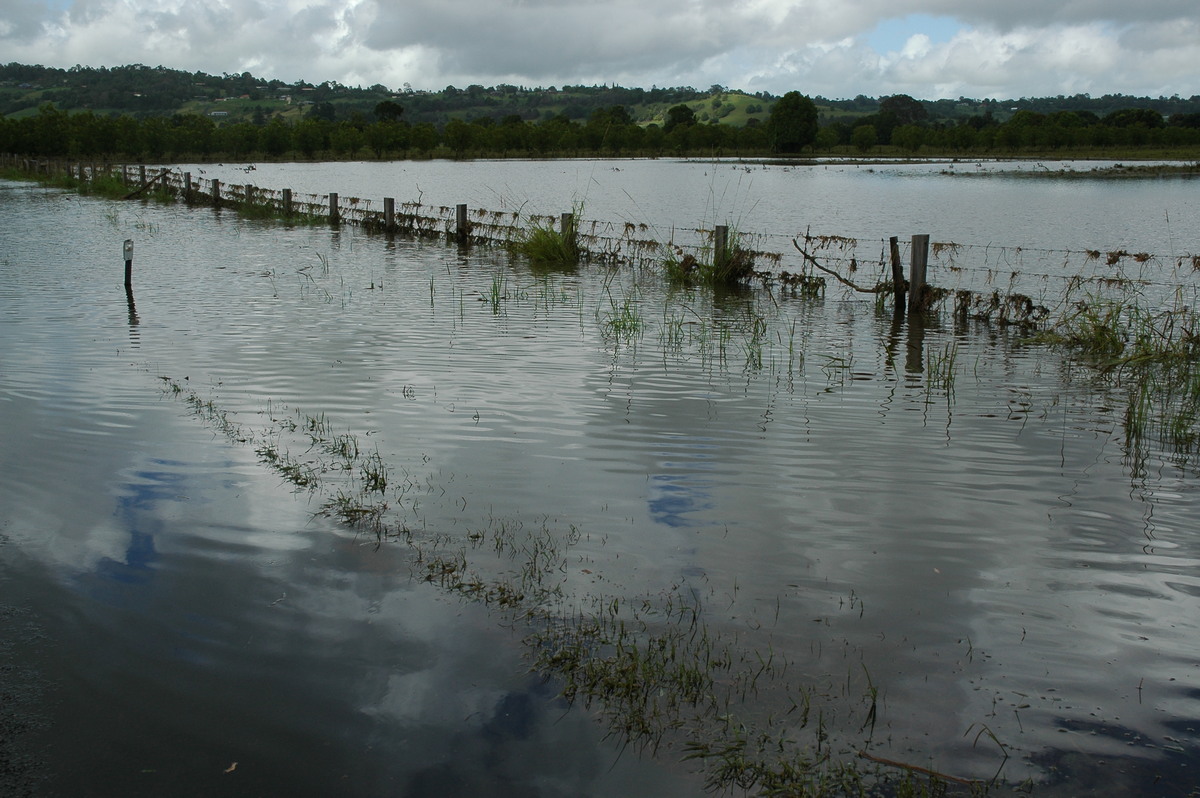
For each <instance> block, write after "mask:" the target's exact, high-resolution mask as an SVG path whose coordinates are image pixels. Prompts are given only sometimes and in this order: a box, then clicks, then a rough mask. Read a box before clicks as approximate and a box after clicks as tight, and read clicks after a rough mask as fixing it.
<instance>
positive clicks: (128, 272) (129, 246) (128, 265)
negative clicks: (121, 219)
mask: <svg viewBox="0 0 1200 798" xmlns="http://www.w3.org/2000/svg"><path fill="white" fill-rule="evenodd" d="M121 251H122V253H123V254H124V255H125V290H126V291H131V290H133V239H132V238H127V239H125V244H124V246H122V247H121Z"/></svg>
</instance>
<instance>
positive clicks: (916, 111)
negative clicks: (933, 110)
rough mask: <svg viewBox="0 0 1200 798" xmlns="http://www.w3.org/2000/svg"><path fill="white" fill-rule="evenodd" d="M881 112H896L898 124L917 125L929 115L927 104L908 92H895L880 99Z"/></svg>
mask: <svg viewBox="0 0 1200 798" xmlns="http://www.w3.org/2000/svg"><path fill="white" fill-rule="evenodd" d="M879 112H880V113H890V114H894V115H895V117H896V125H897V126H900V125H915V124H917V123H919V122H924V121H925V119H926V118H927V117H928V116H929V112H928V111H927V110H925V106H924V105H922V104H921V103H920V102H918V101H917V100H914V99H913V98H912V97H909V96H908V95H907V94H893V95H892V96H891V97H884V98H882V99H880V101H879Z"/></svg>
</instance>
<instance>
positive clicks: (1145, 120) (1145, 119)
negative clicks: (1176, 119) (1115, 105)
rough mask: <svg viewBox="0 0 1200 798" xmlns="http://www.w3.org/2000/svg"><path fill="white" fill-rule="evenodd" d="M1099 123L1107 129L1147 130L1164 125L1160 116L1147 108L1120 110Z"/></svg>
mask: <svg viewBox="0 0 1200 798" xmlns="http://www.w3.org/2000/svg"><path fill="white" fill-rule="evenodd" d="M1101 121H1102V122H1103V123H1104V124H1106V125H1108V126H1109V127H1142V128H1147V129H1149V130H1156V129H1158V128H1160V127H1164V126H1165V125H1166V122H1165V121H1163V117H1162V114H1160V113H1159V112H1158V111H1152V110H1150V109H1149V108H1122V109H1121V110H1119V111H1113V112H1112V113H1111V114H1108V115H1107V116H1105V117H1104V119H1103V120H1101Z"/></svg>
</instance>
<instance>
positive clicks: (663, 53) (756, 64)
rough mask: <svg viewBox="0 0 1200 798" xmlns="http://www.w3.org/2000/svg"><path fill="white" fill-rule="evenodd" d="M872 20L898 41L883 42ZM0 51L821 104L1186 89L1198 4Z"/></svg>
mask: <svg viewBox="0 0 1200 798" xmlns="http://www.w3.org/2000/svg"><path fill="white" fill-rule="evenodd" d="M881 23H887V24H886V25H883V26H881ZM922 25H927V26H928V28H929V29H928V30H922V29H920V28H921V26H922ZM910 28H912V29H911V30H910ZM935 28H936V29H935ZM881 29H886V30H888V31H892V32H896V31H900V32H901V36H902V38H901V39H900V40H898V41H896V42H891V43H889V42H884V41H883V40H882V39H881V38H880V35H879V31H880V30H881ZM951 31H956V32H953V33H952V34H951ZM0 47H3V49H4V52H5V54H6V57H5V60H6V61H17V62H22V63H41V64H46V65H50V66H62V67H69V66H72V65H74V64H76V63H79V64H85V65H89V66H116V65H121V64H129V63H143V64H147V65H151V66H156V65H159V64H162V65H163V66H168V67H174V68H179V69H187V70H201V71H205V72H213V73H218V74H219V73H222V72H242V71H250V72H253V73H254V74H256V75H259V76H261V77H264V78H280V79H284V80H295V79H300V78H303V79H306V80H311V81H322V80H335V81H338V82H341V83H346V84H350V85H357V84H362V85H370V84H373V83H383V84H385V85H388V86H392V87H397V86H400V85H402V84H404V83H410V84H412V85H413V86H415V87H418V88H428V89H439V88H442V87H443V86H446V85H448V84H454V85H458V86H465V85H467V84H470V83H480V84H484V85H493V84H495V83H518V84H523V85H531V86H532V85H552V84H553V85H561V84H563V83H589V84H590V83H620V84H622V85H627V86H650V85H652V84H654V85H660V86H662V85H681V84H686V85H693V86H698V87H704V86H707V85H710V84H712V83H721V84H723V85H727V86H730V87H733V88H744V89H748V90H751V91H753V90H758V89H765V90H768V91H771V92H774V93H782V92H784V91H789V90H792V89H798V90H801V91H804V92H807V93H809V94H823V95H825V96H830V97H849V96H854V95H856V94H868V95H875V96H879V95H883V94H890V93H895V92H904V93H907V94H912V95H913V96H916V97H923V98H934V97H942V96H958V95H959V94H964V95H968V96H976V97H999V98H1008V97H1020V96H1034V95H1044V94H1059V93H1076V92H1079V91H1089V92H1093V93H1106V92H1123V93H1130V94H1163V93H1166V94H1172V93H1179V94H1183V95H1185V96H1189V95H1191V94H1193V93H1195V92H1196V88H1195V87H1196V86H1197V85H1200V8H1198V7H1197V5H1196V3H1195V2H1194V0H1147V2H1142V3H1140V4H1129V3H1127V2H1123V1H1122V2H1116V0H1066V1H1065V2H1058V3H1047V2H1045V0H1010V2H1007V3H994V2H990V0H989V1H988V2H983V1H982V0H971V1H969V2H964V0H859V2H846V0H736V1H735V2H733V3H729V2H725V1H723V0H660V2H653V3H650V2H646V1H645V0H602V1H601V2H596V0H500V1H499V2H497V1H496V0H406V1H405V2H403V3H396V2H386V1H385V0H10V2H8V3H6V4H5V5H4V7H3V9H0Z"/></svg>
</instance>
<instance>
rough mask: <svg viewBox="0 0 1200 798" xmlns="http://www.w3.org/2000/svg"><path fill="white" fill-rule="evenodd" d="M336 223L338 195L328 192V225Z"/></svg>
mask: <svg viewBox="0 0 1200 798" xmlns="http://www.w3.org/2000/svg"><path fill="white" fill-rule="evenodd" d="M338 221H339V217H338V195H337V194H335V193H333V192H330V193H329V223H330V224H337V223H338Z"/></svg>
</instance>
